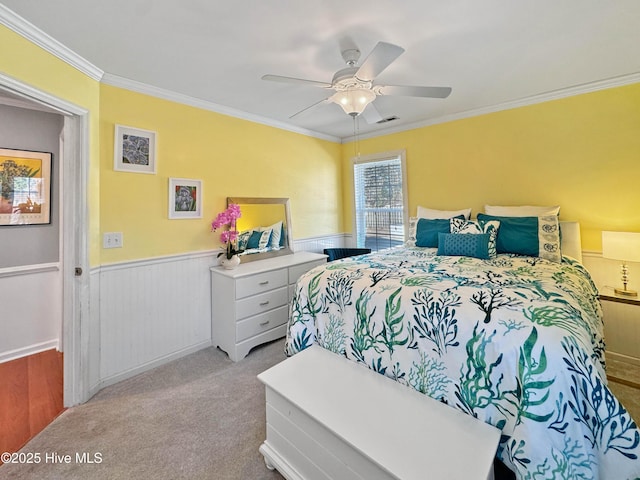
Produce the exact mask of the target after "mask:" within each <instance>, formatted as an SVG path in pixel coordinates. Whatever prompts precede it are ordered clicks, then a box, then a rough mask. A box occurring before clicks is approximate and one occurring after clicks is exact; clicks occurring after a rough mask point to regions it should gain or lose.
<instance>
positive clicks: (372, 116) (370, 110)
mask: <svg viewBox="0 0 640 480" xmlns="http://www.w3.org/2000/svg"><path fill="white" fill-rule="evenodd" d="M361 115H362V117H363V118H364V121H365V122H367V123H368V124H369V125H373V124H374V123H378V122H379V121H380V120H382V115H380V112H379V111H378V109H377V108H376V107H375V106H374V105H373V103H370V104H369V105H367V107H366V108H365V109H364V111H363V112H362V113H361Z"/></svg>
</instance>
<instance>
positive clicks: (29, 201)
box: [0, 148, 52, 225]
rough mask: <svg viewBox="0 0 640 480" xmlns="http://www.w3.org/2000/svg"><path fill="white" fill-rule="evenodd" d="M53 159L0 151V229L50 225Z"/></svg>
mask: <svg viewBox="0 0 640 480" xmlns="http://www.w3.org/2000/svg"><path fill="white" fill-rule="evenodd" d="M51 157H52V155H51V153H47V152H31V151H28V150H13V149H9V148H0V225H38V224H46V223H51V220H50V212H51Z"/></svg>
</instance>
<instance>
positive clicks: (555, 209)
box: [484, 205, 560, 217]
mask: <svg viewBox="0 0 640 480" xmlns="http://www.w3.org/2000/svg"><path fill="white" fill-rule="evenodd" d="M484 213H486V214H487V215H495V216H496V217H547V216H549V215H558V214H559V213H560V205H555V206H552V207H539V206H533V205H521V206H517V207H505V206H498V205H485V206H484Z"/></svg>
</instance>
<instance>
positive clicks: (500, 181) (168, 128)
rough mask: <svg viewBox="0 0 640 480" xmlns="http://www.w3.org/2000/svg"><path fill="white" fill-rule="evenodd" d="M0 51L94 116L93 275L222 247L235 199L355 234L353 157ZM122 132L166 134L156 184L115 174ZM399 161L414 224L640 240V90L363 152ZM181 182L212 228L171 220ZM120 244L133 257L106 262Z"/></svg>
mask: <svg viewBox="0 0 640 480" xmlns="http://www.w3.org/2000/svg"><path fill="white" fill-rule="evenodd" d="M0 45H2V47H3V48H1V49H0V66H1V68H2V71H3V72H4V73H5V74H6V75H9V76H11V77H13V78H16V79H18V80H20V81H21V82H24V83H27V84H29V85H32V86H34V87H36V88H39V89H41V90H43V91H45V92H48V93H51V94H52V95H55V96H57V97H60V98H62V99H65V100H66V101H68V102H71V103H74V104H76V105H78V106H80V107H82V108H85V109H87V110H88V111H89V112H90V132H89V134H90V152H89V153H90V159H89V162H90V163H89V192H88V193H89V216H90V229H89V238H90V261H91V264H92V265H98V264H103V263H111V262H117V261H124V260H130V259H138V258H148V257H153V256H159V255H168V254H174V253H184V252H190V251H199V250H208V249H211V248H215V247H217V246H218V244H217V241H216V240H217V236H216V235H214V234H212V233H211V232H210V230H209V223H210V221H211V219H212V218H213V217H214V216H215V214H216V213H217V212H219V211H220V210H222V209H223V208H224V206H225V198H226V197H227V196H247V197H253V196H268V197H290V198H291V208H292V216H293V219H292V226H293V235H294V238H305V237H311V236H316V235H326V234H334V233H341V232H343V231H351V230H352V218H353V215H352V182H351V163H350V158H351V156H352V153H353V145H352V144H346V145H343V146H340V145H338V144H335V143H332V142H328V141H323V140H318V139H315V138H311V137H306V136H304V135H300V134H296V133H292V132H287V131H284V130H279V129H276V128H273V127H268V126H265V125H261V124H256V123H252V122H248V121H245V120H241V119H237V118H233V117H229V116H224V115H221V114H217V113H214V112H209V111H205V110H201V109H197V108H193V107H188V106H184V105H180V104H177V103H174V102H169V101H166V100H161V99H157V98H155V97H151V96H147V95H142V94H138V93H134V92H130V91H127V90H123V89H120V88H116V87H112V86H108V85H103V84H100V83H99V82H97V81H95V80H92V79H91V78H89V77H87V76H86V75H84V74H82V73H80V72H78V71H77V70H76V69H74V68H73V67H70V66H68V65H67V64H66V63H64V62H62V61H61V60H59V59H57V58H56V57H55V56H53V55H50V54H48V53H47V52H45V51H43V50H42V49H40V48H39V47H37V46H36V45H34V44H32V43H30V42H29V41H27V40H25V39H24V38H23V37H21V36H19V35H17V34H15V33H13V32H12V31H11V30H9V29H7V28H5V27H4V26H0ZM115 124H121V125H128V126H133V127H139V128H143V129H148V130H153V131H156V132H157V133H158V171H157V174H156V175H144V174H133V173H125V172H115V171H114V170H113V143H114V142H113V140H114V127H115ZM400 149H405V150H406V152H407V174H408V182H409V184H408V190H409V206H410V211H411V212H412V213H414V212H415V208H416V206H417V205H424V206H428V207H432V208H443V209H458V208H463V207H472V208H473V210H474V212H475V213H477V212H479V211H481V209H482V206H483V205H484V204H485V203H493V204H560V205H561V206H562V210H561V218H562V219H566V220H578V221H580V222H581V225H582V234H583V248H585V249H587V250H600V248H601V244H600V232H601V231H602V230H607V229H611V230H628V231H640V195H639V194H638V192H637V186H636V184H637V179H638V178H640V84H635V85H629V86H624V87H618V88H613V89H609V90H604V91H598V92H593V93H589V94H584V95H578V96H575V97H570V98H565V99H561V100H555V101H549V102H545V103H541V104H537V105H532V106H528V107H522V108H517V109H512V110H507V111H503V112H497V113H493V114H488V115H482V116H477V117H473V118H467V119H463V120H457V121H452V122H448V123H443V124H439V125H434V126H429V127H424V128H421V129H416V130H411V131H407V132H402V133H397V134H392V135H386V136H382V137H378V138H374V139H368V140H361V141H360V151H361V153H362V154H369V153H378V152H384V151H390V150H400ZM341 162H342V163H341ZM169 177H184V178H194V179H201V180H203V190H204V205H203V211H204V216H203V218H202V219H196V220H193V219H189V220H169V219H168V214H167V211H168V204H167V202H168V179H169ZM343 179H344V181H343ZM111 231H120V232H123V234H124V248H121V249H111V250H103V249H102V233H103V232H111Z"/></svg>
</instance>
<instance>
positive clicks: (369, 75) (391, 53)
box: [356, 42, 404, 81]
mask: <svg viewBox="0 0 640 480" xmlns="http://www.w3.org/2000/svg"><path fill="white" fill-rule="evenodd" d="M403 52H404V48H402V47H399V46H397V45H393V44H391V43H386V42H378V44H377V45H376V46H375V47H374V48H373V50H372V51H371V53H370V54H369V56H368V57H367V58H366V59H365V61H364V62H363V63H362V65H361V66H360V68H359V69H358V71H357V72H356V77H357V78H359V79H360V80H365V81H371V80H373V79H374V78H376V77H377V76H378V75H380V73H382V71H383V70H384V69H385V68H387V67H388V66H389V65H391V64H392V63H393V61H394V60H395V59H396V58H398V57H399V56H400V55H402V53H403Z"/></svg>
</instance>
